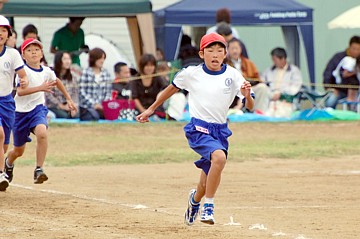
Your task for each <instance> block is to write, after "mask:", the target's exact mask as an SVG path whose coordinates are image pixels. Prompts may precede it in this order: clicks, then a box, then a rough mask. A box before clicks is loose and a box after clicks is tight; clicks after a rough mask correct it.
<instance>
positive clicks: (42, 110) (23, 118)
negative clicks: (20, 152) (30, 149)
mask: <svg viewBox="0 0 360 239" xmlns="http://www.w3.org/2000/svg"><path fill="white" fill-rule="evenodd" d="M47 113H48V109H47V107H46V106H44V105H37V106H36V107H35V108H34V109H33V110H32V111H30V112H16V113H15V124H14V129H13V137H14V145H15V146H16V147H20V146H23V145H24V144H26V143H28V142H31V138H30V137H29V136H30V133H33V130H34V128H35V127H36V126H37V125H39V124H44V125H46V127H47V126H48V123H47V118H46V116H47Z"/></svg>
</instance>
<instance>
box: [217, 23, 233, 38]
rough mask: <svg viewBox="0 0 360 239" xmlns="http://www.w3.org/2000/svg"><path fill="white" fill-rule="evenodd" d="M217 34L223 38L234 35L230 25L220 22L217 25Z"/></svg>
mask: <svg viewBox="0 0 360 239" xmlns="http://www.w3.org/2000/svg"><path fill="white" fill-rule="evenodd" d="M216 32H217V33H218V34H220V35H222V36H229V35H230V34H231V33H232V29H231V27H230V25H229V23H226V22H220V23H219V24H218V25H217V28H216Z"/></svg>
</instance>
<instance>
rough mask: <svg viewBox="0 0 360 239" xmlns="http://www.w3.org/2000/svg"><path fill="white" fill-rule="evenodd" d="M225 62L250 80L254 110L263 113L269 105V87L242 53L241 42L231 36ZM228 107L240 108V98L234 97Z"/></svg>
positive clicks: (241, 106)
mask: <svg viewBox="0 0 360 239" xmlns="http://www.w3.org/2000/svg"><path fill="white" fill-rule="evenodd" d="M226 60H227V62H226V63H227V64H229V65H230V66H232V67H234V68H235V69H237V70H238V71H240V73H241V74H242V75H243V77H244V78H245V79H246V80H247V81H249V82H250V84H251V86H252V89H253V91H254V93H255V106H254V110H255V112H257V113H260V114H263V113H265V112H266V111H267V109H268V107H269V94H270V90H269V87H268V86H267V85H266V84H265V83H264V82H263V81H262V80H261V79H260V75H259V72H258V70H257V68H256V66H255V64H254V63H253V62H252V61H251V60H249V59H248V58H246V57H245V56H244V55H243V54H242V48H241V42H240V41H239V40H238V39H236V38H233V39H231V40H230V41H229V42H228V55H227V59H226ZM230 108H235V109H238V110H240V109H242V108H243V105H242V102H241V100H240V99H239V98H238V97H236V98H235V100H234V102H233V104H232V105H231V106H230Z"/></svg>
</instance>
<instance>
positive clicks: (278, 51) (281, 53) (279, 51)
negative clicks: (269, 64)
mask: <svg viewBox="0 0 360 239" xmlns="http://www.w3.org/2000/svg"><path fill="white" fill-rule="evenodd" d="M270 54H271V56H276V57H277V58H280V59H282V58H285V59H286V58H287V54H286V51H285V49H284V48H281V47H277V48H274V49H273V50H272V51H271V53H270Z"/></svg>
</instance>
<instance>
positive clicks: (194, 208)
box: [185, 189, 200, 226]
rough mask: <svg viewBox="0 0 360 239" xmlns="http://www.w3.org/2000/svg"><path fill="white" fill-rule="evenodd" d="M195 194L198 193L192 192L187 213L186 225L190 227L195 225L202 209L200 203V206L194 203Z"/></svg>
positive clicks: (192, 190)
mask: <svg viewBox="0 0 360 239" xmlns="http://www.w3.org/2000/svg"><path fill="white" fill-rule="evenodd" d="M195 193H196V190H195V189H191V190H190V193H189V200H188V208H187V210H186V212H185V224H187V225H189V226H191V225H192V224H194V222H195V219H196V217H197V215H198V213H199V209H200V203H198V204H193V203H192V201H193V198H194V195H195Z"/></svg>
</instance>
